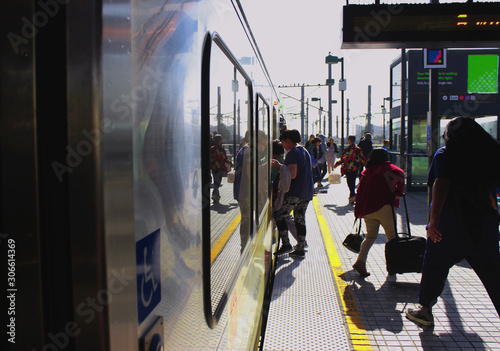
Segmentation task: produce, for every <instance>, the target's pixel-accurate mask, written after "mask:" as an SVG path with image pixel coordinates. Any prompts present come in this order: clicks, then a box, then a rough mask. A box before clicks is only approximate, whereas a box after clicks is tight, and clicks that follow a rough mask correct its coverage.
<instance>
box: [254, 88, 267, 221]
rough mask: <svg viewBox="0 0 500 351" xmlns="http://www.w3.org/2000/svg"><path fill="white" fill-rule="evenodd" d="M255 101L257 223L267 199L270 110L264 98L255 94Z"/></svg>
mask: <svg viewBox="0 0 500 351" xmlns="http://www.w3.org/2000/svg"><path fill="white" fill-rule="evenodd" d="M255 101H256V108H255V112H256V117H257V118H256V125H257V133H256V145H257V147H256V150H255V152H256V153H257V182H256V184H257V186H256V188H257V215H258V218H257V219H258V223H261V222H262V218H261V217H262V215H263V212H264V209H265V208H266V205H267V201H268V199H269V172H270V170H269V166H270V164H269V162H268V161H269V159H270V149H269V147H270V144H269V129H270V125H269V123H270V119H269V116H270V108H269V104H268V103H267V102H266V100H265V99H264V97H263V96H262V95H261V94H260V93H259V94H257V98H256V99H255Z"/></svg>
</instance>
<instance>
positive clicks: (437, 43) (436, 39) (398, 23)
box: [341, 2, 500, 49]
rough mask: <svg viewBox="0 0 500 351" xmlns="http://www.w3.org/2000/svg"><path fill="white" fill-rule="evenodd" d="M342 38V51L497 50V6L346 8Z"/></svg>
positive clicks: (499, 13) (499, 16)
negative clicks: (476, 48)
mask: <svg viewBox="0 0 500 351" xmlns="http://www.w3.org/2000/svg"><path fill="white" fill-rule="evenodd" d="M342 35H343V37H342V46H341V48H342V49H352V48H461V47H462V48H465V47H469V48H470V47H498V46H500V5H499V4H498V3H493V2H489V3H477V2H471V3H446V4H396V5H388V4H384V5H381V4H378V5H346V6H344V10H343V27H342Z"/></svg>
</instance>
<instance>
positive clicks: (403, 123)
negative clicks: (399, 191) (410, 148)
mask: <svg viewBox="0 0 500 351" xmlns="http://www.w3.org/2000/svg"><path fill="white" fill-rule="evenodd" d="M405 114H406V49H401V148H400V151H401V152H400V156H401V164H400V167H401V168H402V169H403V170H404V171H406V120H405Z"/></svg>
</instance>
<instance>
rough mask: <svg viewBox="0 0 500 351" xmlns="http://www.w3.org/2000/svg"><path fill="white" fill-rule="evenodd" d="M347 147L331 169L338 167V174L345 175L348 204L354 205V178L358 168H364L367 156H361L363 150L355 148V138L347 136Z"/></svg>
mask: <svg viewBox="0 0 500 351" xmlns="http://www.w3.org/2000/svg"><path fill="white" fill-rule="evenodd" d="M347 144H348V146H347V147H346V148H345V149H344V151H343V152H342V155H341V156H340V160H338V161H337V162H336V163H335V165H334V166H333V169H335V168H337V167H338V166H341V167H340V173H341V174H342V175H345V177H346V180H347V186H348V187H349V204H352V203H354V198H355V196H356V178H357V177H358V173H359V170H360V167H362V166H364V165H365V163H366V158H365V157H367V156H368V155H364V154H363V150H361V148H360V147H359V146H356V136H354V135H349V136H348V137H347Z"/></svg>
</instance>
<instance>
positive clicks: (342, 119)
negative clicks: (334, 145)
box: [340, 57, 349, 150]
mask: <svg viewBox="0 0 500 351" xmlns="http://www.w3.org/2000/svg"><path fill="white" fill-rule="evenodd" d="M340 63H341V77H340V78H341V79H342V81H344V58H343V57H342V59H341V61H340ZM340 96H341V100H342V102H341V106H340V116H341V117H340V121H341V122H340V123H341V137H340V140H341V142H340V145H341V148H342V150H344V135H345V131H344V90H341V91H340ZM347 102H348V105H349V100H347ZM347 125H348V129H347V131H349V118H348V119H347Z"/></svg>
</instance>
